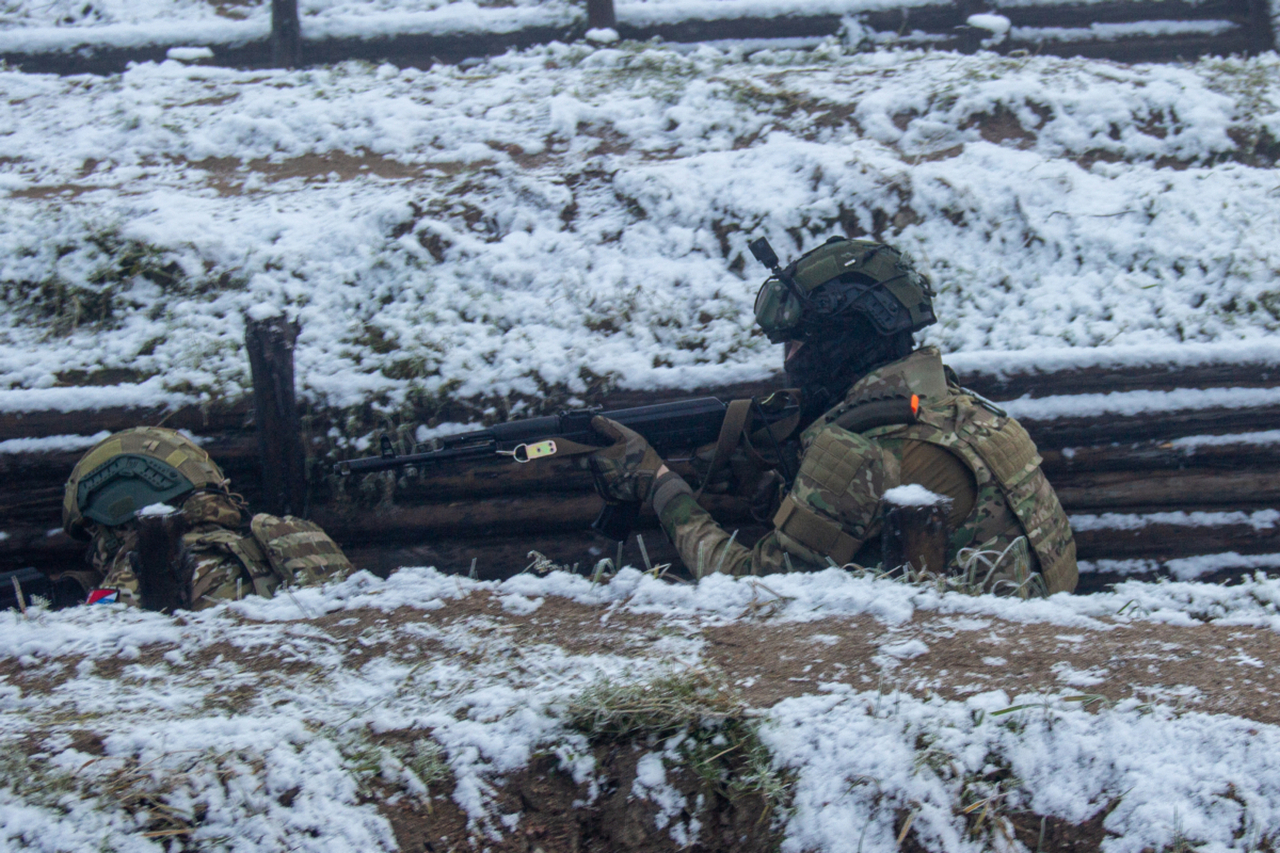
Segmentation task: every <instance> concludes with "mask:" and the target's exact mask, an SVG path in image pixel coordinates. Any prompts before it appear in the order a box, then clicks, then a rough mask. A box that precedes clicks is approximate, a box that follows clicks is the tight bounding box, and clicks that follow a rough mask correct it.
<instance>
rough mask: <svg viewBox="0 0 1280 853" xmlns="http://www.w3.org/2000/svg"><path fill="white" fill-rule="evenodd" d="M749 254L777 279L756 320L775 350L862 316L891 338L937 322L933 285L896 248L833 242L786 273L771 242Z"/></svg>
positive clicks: (768, 284) (763, 295)
mask: <svg viewBox="0 0 1280 853" xmlns="http://www.w3.org/2000/svg"><path fill="white" fill-rule="evenodd" d="M747 248H748V249H750V250H751V254H752V255H754V256H755V259H756V260H757V261H759V262H760V263H762V264H764V266H766V267H768V268H769V271H770V272H772V273H773V275H771V276H770V277H769V278H768V279H766V280H765V283H764V284H763V285H761V287H760V292H759V293H757V294H756V303H755V314H756V322H757V323H758V324H759V325H760V328H761V329H763V330H764V332H765V334H766V335H768V336H769V340H771V341H773V342H774V343H781V342H783V341H787V340H794V339H804V338H805V337H806V336H809V335H820V334H823V333H825V329H824V327H829V326H830V325H832V324H833V323H838V322H839V320H838V318H839V317H840V316H841V315H842V314H845V313H846V312H856V313H859V314H862V315H865V316H866V318H867V319H868V320H870V322H871V324H872V325H873V326H874V327H875V330H876V332H878V333H879V334H881V335H886V336H887V335H893V334H896V333H898V332H904V331H912V332H914V331H916V330H918V329H923V328H924V327H925V326H928V325H930V324H932V323H936V322H937V317H936V316H935V315H934V313H933V300H932V297H933V288H932V287H931V286H930V285H929V280H928V279H927V278H925V277H924V276H923V275H921V274H920V273H919V272H917V271H916V268H915V265H914V264H913V263H912V261H911V258H910V256H909V255H906V254H903V253H902V252H900V251H898V250H897V249H895V248H893V247H892V246H888V245H886V244H884V243H877V242H874V241H871V240H849V239H846V238H844V237H830V238H828V239H827V241H826V242H825V243H823V244H822V245H821V246H819V247H817V248H816V249H812V250H810V251H808V252H806V253H805V254H803V255H801V256H800V257H799V258H797V259H796V260H795V261H792V262H791V263H790V264H788V265H787V266H786V267H785V268H783V267H781V265H780V263H779V261H778V255H777V253H776V252H774V250H773V247H772V246H770V245H769V241H768V240H767V239H766V238H764V237H761V238H760V239H758V240H753V241H752V242H751V243H749V244H748V246H747ZM824 285H825V286H824Z"/></svg>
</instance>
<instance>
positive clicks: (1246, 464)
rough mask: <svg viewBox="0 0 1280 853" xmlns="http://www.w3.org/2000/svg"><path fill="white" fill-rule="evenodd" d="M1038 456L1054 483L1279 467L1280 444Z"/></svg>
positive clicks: (1165, 446) (1109, 447)
mask: <svg viewBox="0 0 1280 853" xmlns="http://www.w3.org/2000/svg"><path fill="white" fill-rule="evenodd" d="M1264 435H1265V434H1264ZM1206 438H1207V437H1206ZM1040 455H1041V457H1042V458H1043V459H1044V462H1043V464H1042V465H1041V467H1042V468H1043V469H1044V472H1045V475H1046V476H1047V477H1049V479H1050V480H1051V481H1052V482H1057V481H1058V478H1062V477H1065V476H1068V475H1071V474H1078V473H1083V474H1088V473H1100V472H1103V471H1158V470H1173V471H1177V470H1183V469H1186V468H1210V469H1213V470H1218V471H1224V470H1226V471H1230V470H1238V469H1253V470H1256V469H1260V468H1280V441H1276V442H1263V441H1261V440H1260V439H1259V440H1254V441H1250V440H1249V438H1248V435H1242V436H1240V437H1239V439H1238V440H1236V441H1230V442H1226V443H1222V444H1202V445H1196V446H1189V445H1184V444H1175V443H1174V442H1171V441H1146V442H1135V443H1131V444H1114V443H1113V444H1104V445H1100V446H1094V447H1074V448H1066V449H1062V450H1047V449H1044V448H1041V450H1040Z"/></svg>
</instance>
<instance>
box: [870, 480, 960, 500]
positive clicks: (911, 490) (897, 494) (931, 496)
mask: <svg viewBox="0 0 1280 853" xmlns="http://www.w3.org/2000/svg"><path fill="white" fill-rule="evenodd" d="M882 498H883V500H886V501H888V502H889V503H891V504H894V505H895V506H935V505H937V504H939V503H943V502H949V501H950V498H948V497H946V496H945V495H939V494H937V493H935V492H931V491H929V490H928V489H926V488H925V487H924V486H921V485H919V484H918V483H908V484H907V485H905V486H894V487H893V488H892V489H889V490H888V491H886V492H885V493H884V495H883V496H882Z"/></svg>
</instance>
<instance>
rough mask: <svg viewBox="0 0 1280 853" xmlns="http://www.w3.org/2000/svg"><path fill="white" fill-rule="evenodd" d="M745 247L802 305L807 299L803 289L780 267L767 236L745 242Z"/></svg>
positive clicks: (776, 254)
mask: <svg viewBox="0 0 1280 853" xmlns="http://www.w3.org/2000/svg"><path fill="white" fill-rule="evenodd" d="M747 248H748V249H750V250H751V254H752V255H753V256H754V257H755V259H756V260H757V261H759V262H760V263H762V264H763V265H764V266H766V267H768V268H769V272H771V273H773V274H774V275H776V276H777V277H778V281H780V282H782V283H783V284H785V285H786V286H787V290H790V291H791V292H792V293H793V294H795V297H796V299H799V300H800V304H801V305H804V304H806V303H807V302H808V301H809V300H808V299H806V298H805V295H804V291H802V290H801V289H800V285H798V284H796V280H795V278H794V277H793V276H792V275H791V274H790V273H788V272H787V271H786V270H784V269H782V267H781V265H780V264H779V262H778V253H777V252H775V251H774V250H773V246H770V245H769V238H768V237H761V238H760V239H758V240H752V241H751V242H750V243H748V244H747Z"/></svg>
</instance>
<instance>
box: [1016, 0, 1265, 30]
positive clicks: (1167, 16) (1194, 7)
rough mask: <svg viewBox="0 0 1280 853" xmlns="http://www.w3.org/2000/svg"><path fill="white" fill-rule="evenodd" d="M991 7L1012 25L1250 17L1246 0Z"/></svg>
mask: <svg viewBox="0 0 1280 853" xmlns="http://www.w3.org/2000/svg"><path fill="white" fill-rule="evenodd" d="M992 11H993V12H995V13H997V14H1000V15H1004V16H1005V17H1006V18H1008V19H1009V21H1010V23H1012V24H1013V25H1014V26H1015V27H1087V26H1089V25H1090V24H1094V23H1097V24H1120V23H1131V22H1134V21H1197V20H1199V21H1215V20H1229V21H1238V22H1240V23H1244V22H1246V21H1248V20H1249V19H1250V14H1251V11H1252V10H1251V9H1250V8H1249V0H1203V2H1198V3H1190V2H1186V0H1145V2H1133V0H1129V2H1102V3H1062V4H1055V5H1052V6H1048V5H1046V6H1041V5H1035V6H1024V5H1010V6H1001V4H1000V2H999V0H995V2H993V3H992Z"/></svg>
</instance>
